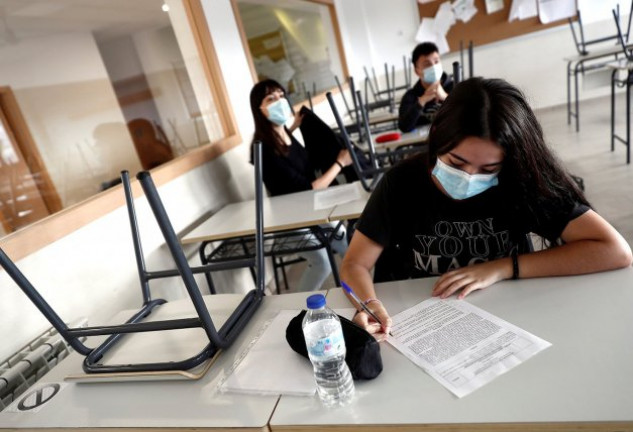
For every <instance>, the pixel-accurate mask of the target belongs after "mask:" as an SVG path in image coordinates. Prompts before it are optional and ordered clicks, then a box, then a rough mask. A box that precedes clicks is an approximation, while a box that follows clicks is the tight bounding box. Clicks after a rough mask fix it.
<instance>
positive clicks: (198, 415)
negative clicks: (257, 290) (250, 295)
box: [0, 293, 349, 432]
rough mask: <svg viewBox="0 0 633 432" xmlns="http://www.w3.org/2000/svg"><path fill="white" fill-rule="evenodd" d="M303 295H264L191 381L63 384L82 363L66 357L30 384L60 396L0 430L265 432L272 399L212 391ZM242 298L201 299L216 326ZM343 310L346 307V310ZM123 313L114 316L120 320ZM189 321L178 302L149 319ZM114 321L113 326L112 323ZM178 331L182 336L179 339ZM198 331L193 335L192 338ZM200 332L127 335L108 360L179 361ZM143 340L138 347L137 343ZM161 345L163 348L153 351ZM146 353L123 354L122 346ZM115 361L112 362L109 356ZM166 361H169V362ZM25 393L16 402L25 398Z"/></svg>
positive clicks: (2, 422)
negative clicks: (52, 386) (53, 387)
mask: <svg viewBox="0 0 633 432" xmlns="http://www.w3.org/2000/svg"><path fill="white" fill-rule="evenodd" d="M306 296H307V294H306V293H296V294H285V295H280V296H267V297H264V299H263V302H262V304H261V305H260V307H259V309H258V310H257V312H256V313H255V315H254V316H253V318H252V320H251V322H250V323H249V324H248V325H247V326H246V328H245V329H244V331H243V332H242V334H241V335H240V336H239V337H238V339H237V340H236V341H235V342H234V344H233V345H232V346H231V347H230V348H229V349H227V350H225V351H224V352H221V353H220V355H219V356H218V357H217V359H216V361H215V363H214V364H213V365H212V366H211V369H209V371H208V372H207V373H206V374H205V375H204V376H203V377H202V378H200V379H199V380H197V381H154V382H104V383H74V382H65V381H64V378H65V377H66V376H68V375H69V374H75V373H80V372H81V361H82V359H83V357H82V356H80V355H79V354H77V353H72V354H71V355H70V356H69V357H68V358H66V359H64V360H63V361H62V362H61V363H60V364H59V365H58V366H56V367H55V368H53V369H52V370H51V372H49V373H48V374H47V375H45V376H44V377H43V378H42V379H41V380H40V381H39V382H38V383H37V384H36V386H40V385H42V384H45V383H61V385H62V386H63V387H62V388H61V390H60V391H59V392H58V393H57V394H56V395H55V396H54V397H51V398H50V400H48V401H46V402H45V403H44V404H42V405H41V406H40V407H39V411H38V410H32V411H24V412H18V413H13V412H7V410H6V409H5V410H4V411H3V412H1V413H0V430H7V429H10V430H16V429H20V430H24V429H26V430H41V429H45V428H54V430H69V429H72V430H73V431H78V432H79V431H93V432H94V431H95V430H103V431H114V430H120V429H125V430H136V431H139V432H142V431H150V430H151V431H157V430H168V431H172V430H173V431H176V430H179V431H180V430H186V431H194V430H214V431H216V430H217V431H227V432H228V431H232V432H236V431H250V430H253V431H267V430H269V428H268V426H267V424H268V420H269V419H270V416H271V413H272V412H273V410H274V408H275V405H276V404H277V402H278V399H279V396H278V395H273V396H261V395H257V396H256V395H244V394H236V393H225V392H220V391H219V390H218V386H219V385H220V383H221V379H222V377H223V376H224V375H228V373H229V372H230V369H231V368H232V366H233V363H234V362H235V361H236V359H238V358H239V356H240V354H241V353H243V352H244V351H245V350H246V349H247V347H248V345H249V343H250V342H251V341H252V340H253V338H255V336H256V335H257V334H258V332H259V331H260V328H261V326H262V324H263V323H264V322H266V321H267V320H270V319H272V318H274V317H275V315H276V314H277V312H278V311H279V310H282V309H301V308H303V307H305V299H306ZM241 298H242V296H241V295H238V294H218V295H213V296H205V302H206V303H207V305H208V306H209V309H210V311H211V314H212V318H213V319H218V322H219V323H221V322H224V320H225V319H226V317H227V316H228V314H229V313H230V312H232V310H233V309H234V308H235V305H237V303H238V302H239V300H240V299H241ZM347 307H349V304H348V305H347ZM129 315H130V311H125V312H122V313H120V314H118V315H117V317H119V316H120V317H121V318H120V319H123V318H127V317H128V316H129ZM184 316H194V313H193V308H192V306H191V301H190V300H189V299H183V300H178V301H174V302H169V303H166V304H165V305H162V306H159V307H158V308H156V309H155V312H153V313H152V316H151V317H152V318H151V319H161V318H162V319H164V318H177V317H184ZM120 319H119V318H116V319H114V321H113V322H119V320H120ZM183 332H184V336H183ZM196 332H198V333H196ZM201 332H202V330H200V329H189V330H180V331H177V332H161V333H160V334H159V333H148V334H146V335H130V336H128V337H126V338H127V339H126V340H125V341H123V342H122V343H121V347H120V349H118V350H117V351H116V352H115V353H113V355H114V356H115V358H116V360H121V359H125V358H129V359H132V360H135V361H138V360H147V355H148V354H147V353H148V351H147V349H148V348H150V349H151V350H150V351H149V352H150V353H151V355H152V358H154V357H155V356H157V357H163V356H169V355H172V354H174V352H173V351H180V352H178V353H176V357H180V356H182V351H183V350H185V351H186V350H188V349H189V348H190V345H198V347H197V348H198V349H199V348H201V347H202V346H203V345H204V344H206V343H207V339H206V337H205V336H204V335H203V334H201ZM139 341H144V342H139ZM166 342H169V343H172V344H174V346H175V348H174V346H171V349H165V350H162V349H159V347H161V348H162V347H163V346H165V343H166ZM133 345H134V346H139V345H140V348H144V349H146V351H145V352H144V353H140V352H139V350H138V349H137V350H133V351H131V352H130V347H132V346H133ZM117 356H118V357H117ZM170 358H173V357H170ZM29 392H30V390H27V392H25V393H24V394H23V395H21V396H19V397H18V400H21V398H23V397H26V396H27V395H28V394H29Z"/></svg>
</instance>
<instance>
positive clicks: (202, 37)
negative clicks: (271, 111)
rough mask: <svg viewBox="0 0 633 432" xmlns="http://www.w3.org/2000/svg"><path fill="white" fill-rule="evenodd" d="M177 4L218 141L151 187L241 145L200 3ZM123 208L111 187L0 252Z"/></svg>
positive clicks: (163, 172) (1, 242) (27, 230)
mask: <svg viewBox="0 0 633 432" xmlns="http://www.w3.org/2000/svg"><path fill="white" fill-rule="evenodd" d="M182 2H183V6H184V9H185V11H186V15H187V20H188V22H189V27H190V28H191V32H192V35H193V38H194V40H195V43H196V47H197V51H198V55H199V56H200V59H201V63H202V66H203V68H204V73H205V77H206V80H207V84H208V86H209V91H210V92H211V94H212V96H213V100H214V102H215V103H216V105H217V110H218V114H219V117H220V123H221V124H222V128H223V131H224V138H223V139H221V140H219V141H216V142H214V143H211V144H207V145H205V146H202V147H199V148H196V149H194V150H191V151H189V152H188V153H186V154H184V155H182V156H180V157H178V158H176V159H174V160H172V161H169V162H167V163H165V164H163V165H160V166H158V167H156V168H154V169H152V170H151V172H152V178H153V180H154V183H155V184H156V185H157V186H160V185H163V184H165V183H168V182H169V181H171V180H173V179H175V178H177V177H180V176H181V175H183V174H185V173H187V172H189V171H191V170H192V169H194V168H196V167H198V166H200V165H203V164H205V163H207V162H209V161H211V160H213V159H216V158H217V157H219V156H221V155H222V154H224V153H225V152H227V151H228V150H230V149H232V148H234V147H236V146H238V145H240V144H241V143H242V137H241V136H240V133H239V128H238V125H237V122H236V119H235V115H234V113H233V108H232V107H231V105H230V102H229V97H228V91H227V88H226V85H225V82H224V77H223V76H222V72H221V69H220V63H219V60H218V57H217V54H216V50H215V47H214V45H213V40H212V38H211V33H210V31H209V27H208V24H207V21H206V16H205V14H204V10H203V6H202V0H182ZM133 191H134V195H135V196H140V195H142V191H141V188H140V185H139V184H138V182H137V181H136V180H134V181H133ZM124 205H125V197H124V195H123V193H122V186H121V185H118V186H115V187H113V188H111V189H108V190H106V191H104V192H101V193H98V194H96V195H94V196H92V197H90V198H88V199H86V200H84V201H82V202H80V203H77V204H75V205H72V206H69V207H67V208H64V209H62V210H60V211H58V212H56V213H53V214H52V215H50V216H48V217H47V218H44V219H42V220H40V221H37V222H35V223H33V224H31V225H28V226H27V227H24V228H22V229H20V230H18V231H15V232H13V233H10V234H8V235H6V236H4V237H2V238H0V247H2V249H4V251H5V252H6V253H7V254H8V255H9V256H10V257H11V258H12V259H13V260H14V261H18V260H20V259H22V258H24V257H26V256H28V255H30V254H32V253H34V252H36V251H37V250H39V249H42V248H44V247H45V246H47V245H49V244H51V243H54V242H55V241H57V240H59V239H61V238H63V237H65V236H67V235H68V234H71V233H72V232H74V231H76V230H78V229H80V228H82V227H84V226H86V225H88V224H90V223H91V222H93V221H95V220H97V219H99V218H100V217H102V216H103V215H105V214H107V213H109V212H111V211H113V210H116V209H117V208H119V207H121V206H124Z"/></svg>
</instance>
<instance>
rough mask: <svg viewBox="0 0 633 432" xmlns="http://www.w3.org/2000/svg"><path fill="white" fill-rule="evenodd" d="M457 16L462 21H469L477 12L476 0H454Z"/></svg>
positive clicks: (454, 9)
mask: <svg viewBox="0 0 633 432" xmlns="http://www.w3.org/2000/svg"><path fill="white" fill-rule="evenodd" d="M453 12H454V13H455V18H457V19H458V20H461V21H462V22H465V23H466V22H468V21H470V19H471V18H472V17H473V16H475V14H476V13H477V8H476V7H475V0H455V1H454V2H453Z"/></svg>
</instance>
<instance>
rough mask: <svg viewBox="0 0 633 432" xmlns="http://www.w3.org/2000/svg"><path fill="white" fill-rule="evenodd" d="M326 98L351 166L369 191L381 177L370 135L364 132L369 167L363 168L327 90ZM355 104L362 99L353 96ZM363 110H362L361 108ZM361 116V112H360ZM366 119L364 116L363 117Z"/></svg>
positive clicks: (364, 187) (381, 172)
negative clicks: (368, 155)
mask: <svg viewBox="0 0 633 432" xmlns="http://www.w3.org/2000/svg"><path fill="white" fill-rule="evenodd" d="M325 96H326V97H327V100H328V102H329V104H330V108H331V109H332V113H333V114H334V118H335V119H336V124H337V125H338V128H339V130H340V133H341V136H342V137H343V142H344V143H345V148H346V149H347V150H348V151H349V154H350V156H351V158H352V166H353V167H354V171H356V175H357V176H358V179H359V180H360V182H361V185H362V186H363V189H365V190H366V191H371V190H373V188H374V187H375V186H376V185H377V184H378V182H379V181H380V179H381V178H382V174H383V171H382V170H381V169H379V168H377V162H376V155H375V148H374V146H373V141H372V140H371V135H369V134H368V132H366V133H367V134H368V135H367V138H368V143H369V153H370V159H371V167H369V168H365V167H363V166H362V164H361V162H360V159H359V157H358V155H357V154H356V148H355V146H354V144H353V143H352V141H351V139H350V137H349V134H348V133H347V129H345V125H344V124H343V119H341V116H340V115H339V113H338V109H337V108H336V104H335V103H334V99H333V98H332V93H331V92H327V93H326V94H325ZM354 103H355V105H357V106H358V105H359V103H362V101H360V102H359V101H358V100H357V98H356V97H355V98H354ZM362 111H363V112H364V110H362ZM361 116H362V114H361ZM364 120H365V121H366V117H365V118H364Z"/></svg>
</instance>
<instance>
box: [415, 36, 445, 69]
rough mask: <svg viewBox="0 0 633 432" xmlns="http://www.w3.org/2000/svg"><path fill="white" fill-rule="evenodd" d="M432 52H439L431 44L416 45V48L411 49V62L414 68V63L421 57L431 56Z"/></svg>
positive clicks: (435, 46)
mask: <svg viewBox="0 0 633 432" xmlns="http://www.w3.org/2000/svg"><path fill="white" fill-rule="evenodd" d="M434 52H436V53H439V52H440V50H439V49H437V45H435V44H434V43H433V42H422V43H421V44H418V46H416V47H415V48H413V53H412V54H411V62H412V63H413V65H414V66H415V63H416V62H417V61H418V59H419V58H420V57H421V56H427V55H429V54H433V53H434Z"/></svg>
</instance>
